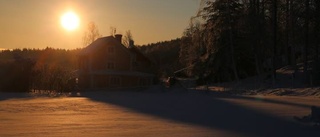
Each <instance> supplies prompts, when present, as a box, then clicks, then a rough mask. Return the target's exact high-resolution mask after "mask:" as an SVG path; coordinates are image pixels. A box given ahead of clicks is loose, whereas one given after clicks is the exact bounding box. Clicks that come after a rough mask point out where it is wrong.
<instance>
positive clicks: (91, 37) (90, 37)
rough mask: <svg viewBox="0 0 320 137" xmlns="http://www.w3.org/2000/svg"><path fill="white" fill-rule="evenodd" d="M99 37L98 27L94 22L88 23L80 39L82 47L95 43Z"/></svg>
mask: <svg viewBox="0 0 320 137" xmlns="http://www.w3.org/2000/svg"><path fill="white" fill-rule="evenodd" d="M100 37H101V34H100V33H99V29H98V26H97V25H96V24H95V23H94V22H90V23H89V24H88V26H87V30H86V31H85V33H84V36H83V38H82V41H83V47H86V46H88V45H89V44H91V43H92V42H93V41H95V40H96V39H98V38H100Z"/></svg>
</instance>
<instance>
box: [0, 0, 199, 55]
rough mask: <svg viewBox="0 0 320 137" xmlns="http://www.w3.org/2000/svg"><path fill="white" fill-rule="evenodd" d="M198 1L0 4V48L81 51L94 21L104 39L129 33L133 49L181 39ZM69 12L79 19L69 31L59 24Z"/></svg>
mask: <svg viewBox="0 0 320 137" xmlns="http://www.w3.org/2000/svg"><path fill="white" fill-rule="evenodd" d="M198 3H199V0H0V31H1V32H0V49H14V48H45V47H54V48H64V49H74V48H80V47H82V37H83V34H84V31H85V28H86V25H87V24H88V23H89V22H91V21H92V22H95V24H96V25H97V26H98V28H99V31H100V33H101V34H102V35H103V36H109V35H110V27H115V28H117V33H120V34H125V32H126V31H127V30H131V33H132V35H133V39H134V40H135V43H136V44H139V45H141V44H148V43H153V42H158V41H164V40H171V39H175V38H177V37H181V35H182V32H183V30H184V29H185V28H186V27H187V26H188V24H189V19H190V17H191V16H194V15H195V14H196V11H197V8H198ZM68 11H72V12H74V13H76V14H77V15H78V16H79V20H80V24H79V27H78V28H77V29H75V30H73V31H68V30H66V29H64V28H63V27H62V26H61V24H60V18H61V16H62V15H63V14H64V13H66V12H68Z"/></svg>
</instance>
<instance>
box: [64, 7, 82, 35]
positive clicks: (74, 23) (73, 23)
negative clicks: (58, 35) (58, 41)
mask: <svg viewBox="0 0 320 137" xmlns="http://www.w3.org/2000/svg"><path fill="white" fill-rule="evenodd" d="M61 25H62V27H63V28H65V29H66V30H69V31H71V30H75V29H76V28H78V26H79V18H78V16H77V15H76V14H75V13H73V12H71V11H69V12H66V13H65V14H63V15H62V16H61Z"/></svg>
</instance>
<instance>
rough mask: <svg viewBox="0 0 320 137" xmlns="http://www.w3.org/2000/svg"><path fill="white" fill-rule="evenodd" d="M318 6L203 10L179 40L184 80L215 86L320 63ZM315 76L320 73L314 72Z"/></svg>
mask: <svg viewBox="0 0 320 137" xmlns="http://www.w3.org/2000/svg"><path fill="white" fill-rule="evenodd" d="M319 29H320V1H319V0H215V1H209V2H206V3H205V4H204V6H203V7H202V8H201V9H200V12H199V14H198V15H197V16H196V17H193V18H192V20H191V23H190V26H189V27H188V28H187V29H186V30H185V32H184V34H183V36H182V38H181V49H180V56H179V61H180V63H181V64H182V65H183V66H185V67H188V66H191V67H190V69H188V70H187V71H186V72H185V74H186V75H188V76H190V77H199V78H200V79H204V80H207V81H211V82H223V81H233V80H239V79H241V78H246V77H249V76H253V75H257V74H261V73H265V72H270V74H271V76H272V77H273V79H276V73H275V70H276V69H277V68H279V67H282V66H285V65H290V66H291V67H292V68H294V69H295V70H297V67H296V64H297V63H304V65H303V66H304V69H303V70H304V72H305V74H306V80H308V79H309V78H308V77H309V76H310V75H311V72H309V71H308V68H309V67H310V65H311V64H310V63H309V62H308V61H310V60H313V61H315V62H316V61H317V60H318V57H319V42H320V41H319V40H320V35H319V33H320V30H319ZM314 71H316V70H314Z"/></svg>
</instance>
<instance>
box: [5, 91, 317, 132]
mask: <svg viewBox="0 0 320 137" xmlns="http://www.w3.org/2000/svg"><path fill="white" fill-rule="evenodd" d="M151 89H152V92H151V91H148V90H147V91H137V90H135V91H96V92H83V93H81V96H77V95H76V94H75V95H74V96H73V97H36V96H33V95H30V94H23V93H1V92H0V136H1V137H2V136H6V137H7V136H24V137H29V136H30V137H34V136H79V137H81V136H96V137H99V136H125V137H141V136H152V137H154V136H155V137H156V136H159V137H172V136H181V137H195V136H196V137H209V136H210V137H211V136H226V137H229V136H230V137H232V136H240V137H241V136H243V137H248V136H260V137H269V136H272V137H277V136H279V137H282V136H290V137H295V136H308V137H309V136H310V137H312V136H319V135H320V129H318V128H314V127H312V126H309V125H305V124H301V123H299V122H297V121H294V120H293V118H292V117H293V116H305V115H308V114H310V106H312V105H315V106H319V105H320V98H317V97H299V96H296V97H289V96H264V95H257V96H236V95H227V94H220V93H204V92H199V91H196V90H182V89H180V90H175V89H172V90H166V92H163V90H158V91H157V90H156V89H155V88H151ZM149 90H150V89H149Z"/></svg>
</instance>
